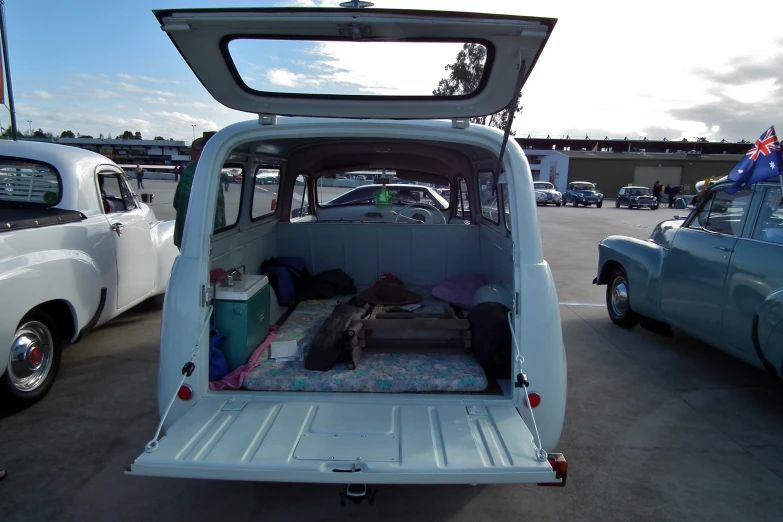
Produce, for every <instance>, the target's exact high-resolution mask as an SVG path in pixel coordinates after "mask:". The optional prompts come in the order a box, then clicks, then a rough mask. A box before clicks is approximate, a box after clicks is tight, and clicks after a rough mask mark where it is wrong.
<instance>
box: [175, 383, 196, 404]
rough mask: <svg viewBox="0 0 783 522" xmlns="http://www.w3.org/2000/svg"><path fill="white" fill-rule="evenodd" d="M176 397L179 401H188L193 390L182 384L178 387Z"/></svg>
mask: <svg viewBox="0 0 783 522" xmlns="http://www.w3.org/2000/svg"><path fill="white" fill-rule="evenodd" d="M177 397H179V398H180V400H183V401H189V400H190V399H191V398H192V397H193V388H191V387H190V386H188V385H187V384H183V385H182V386H180V387H179V390H177Z"/></svg>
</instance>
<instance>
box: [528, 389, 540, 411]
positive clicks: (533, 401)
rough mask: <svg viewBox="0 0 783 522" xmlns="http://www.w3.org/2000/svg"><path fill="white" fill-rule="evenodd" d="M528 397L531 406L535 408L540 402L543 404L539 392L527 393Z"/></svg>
mask: <svg viewBox="0 0 783 522" xmlns="http://www.w3.org/2000/svg"><path fill="white" fill-rule="evenodd" d="M527 399H528V400H529V401H530V407H531V408H535V407H536V406H538V405H539V404H541V396H540V395H539V394H537V393H536V392H531V393H528V394H527Z"/></svg>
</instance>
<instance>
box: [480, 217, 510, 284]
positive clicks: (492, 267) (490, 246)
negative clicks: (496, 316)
mask: <svg viewBox="0 0 783 522" xmlns="http://www.w3.org/2000/svg"><path fill="white" fill-rule="evenodd" d="M478 228H479V229H480V230H481V234H480V241H481V248H479V251H480V252H481V274H482V275H483V276H484V278H485V279H486V280H487V282H489V283H492V284H500V285H503V286H505V287H506V288H508V289H509V291H512V290H513V288H514V262H513V260H512V252H511V249H512V248H513V243H512V241H511V239H509V238H507V237H506V236H505V235H504V234H500V233H499V232H497V231H496V230H494V229H493V228H490V227H488V226H483V225H482V226H480V227H478Z"/></svg>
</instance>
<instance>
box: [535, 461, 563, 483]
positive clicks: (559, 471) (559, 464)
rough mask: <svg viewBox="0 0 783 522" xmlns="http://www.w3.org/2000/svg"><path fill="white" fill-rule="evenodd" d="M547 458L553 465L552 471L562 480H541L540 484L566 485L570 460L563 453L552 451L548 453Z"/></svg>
mask: <svg viewBox="0 0 783 522" xmlns="http://www.w3.org/2000/svg"><path fill="white" fill-rule="evenodd" d="M547 460H548V461H549V465H550V466H552V471H554V472H555V478H556V479H558V480H559V481H560V482H539V483H538V485H539V486H556V487H564V486H565V485H566V479H567V478H568V461H567V460H566V458H565V457H564V456H563V454H562V453H550V454H549V455H547Z"/></svg>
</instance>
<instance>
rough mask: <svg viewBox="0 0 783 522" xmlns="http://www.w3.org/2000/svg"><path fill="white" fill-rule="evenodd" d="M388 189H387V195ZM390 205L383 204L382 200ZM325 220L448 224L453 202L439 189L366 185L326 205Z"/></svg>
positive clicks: (411, 185) (397, 185)
mask: <svg viewBox="0 0 783 522" xmlns="http://www.w3.org/2000/svg"><path fill="white" fill-rule="evenodd" d="M384 188H385V190H386V192H385V196H384V193H383V191H384ZM384 197H385V198H386V199H387V200H388V205H387V206H384V205H382V204H381V205H379V203H381V201H379V200H380V199H381V198H384ZM321 206H322V207H323V210H322V213H323V215H324V221H372V222H374V223H400V222H403V223H426V224H429V225H432V224H445V223H446V220H447V217H446V215H447V213H446V211H447V210H448V208H449V202H448V201H447V200H445V199H444V198H443V197H442V196H441V195H440V194H438V193H437V192H436V191H435V189H433V188H431V187H427V186H423V185H413V184H404V183H394V184H391V183H390V184H387V185H381V184H373V185H362V186H360V187H356V188H355V189H353V190H349V191H348V192H346V193H345V194H342V195H341V196H337V197H336V198H334V199H331V200H329V201H327V202H325V203H322V204H321Z"/></svg>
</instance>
